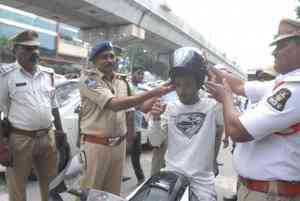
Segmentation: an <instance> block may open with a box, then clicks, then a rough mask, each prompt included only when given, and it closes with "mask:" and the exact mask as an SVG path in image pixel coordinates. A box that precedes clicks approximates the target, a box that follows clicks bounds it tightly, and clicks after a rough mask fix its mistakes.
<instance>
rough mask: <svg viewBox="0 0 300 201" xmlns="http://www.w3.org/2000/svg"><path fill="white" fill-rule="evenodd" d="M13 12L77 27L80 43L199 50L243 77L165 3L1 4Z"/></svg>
mask: <svg viewBox="0 0 300 201" xmlns="http://www.w3.org/2000/svg"><path fill="white" fill-rule="evenodd" d="M1 4H5V5H8V6H11V7H14V8H18V9H21V10H25V11H28V12H32V13H35V14H37V15H40V16H43V17H46V18H51V19H54V20H56V21H59V22H63V23H66V24H70V25H73V26H76V27H80V29H81V33H82V39H83V40H85V41H88V42H90V43H94V42H95V41H96V40H99V39H109V40H112V41H114V43H116V44H119V45H120V46H126V45H127V44H129V43H130V42H136V41H138V42H141V43H144V44H145V45H146V46H147V47H148V48H149V49H152V50H155V51H156V52H157V53H158V54H159V55H162V56H166V57H168V55H170V53H172V51H173V50H174V49H176V48H178V47H181V46H194V47H199V48H201V49H203V50H205V51H206V53H207V58H208V60H209V61H210V62H211V63H224V64H226V65H228V66H230V67H231V68H232V69H233V70H234V71H235V72H236V73H237V74H239V75H242V73H241V72H240V70H239V69H237V68H236V67H235V65H234V63H233V62H231V61H230V60H228V59H227V58H226V57H224V55H223V54H222V53H221V52H219V51H218V50H217V49H216V48H215V47H213V46H212V45H211V44H210V43H209V42H208V41H207V40H205V39H204V38H203V37H202V36H201V34H199V33H198V32H196V31H195V30H193V29H192V28H191V27H190V26H189V25H187V23H185V22H184V21H183V20H181V19H180V18H178V17H176V16H175V15H174V13H172V11H171V10H170V9H169V7H168V5H167V4H166V2H165V0H109V1H108V0H50V1H49V0H1Z"/></svg>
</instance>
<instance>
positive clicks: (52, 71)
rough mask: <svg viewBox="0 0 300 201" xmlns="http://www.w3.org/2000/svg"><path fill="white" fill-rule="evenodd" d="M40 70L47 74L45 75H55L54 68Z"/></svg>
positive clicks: (42, 67) (43, 67) (41, 67)
mask: <svg viewBox="0 0 300 201" xmlns="http://www.w3.org/2000/svg"><path fill="white" fill-rule="evenodd" d="M39 68H40V70H41V71H43V72H45V73H49V74H54V70H53V69H52V68H48V67H45V66H39Z"/></svg>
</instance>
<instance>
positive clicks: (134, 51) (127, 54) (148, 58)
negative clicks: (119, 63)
mask: <svg viewBox="0 0 300 201" xmlns="http://www.w3.org/2000/svg"><path fill="white" fill-rule="evenodd" d="M121 56H122V57H123V58H128V60H129V65H128V66H126V68H127V69H126V70H127V72H130V71H131V69H132V68H133V67H134V66H141V67H143V68H144V69H145V70H147V71H149V72H151V73H153V74H155V75H157V76H159V77H161V78H163V79H166V78H167V77H168V71H169V70H168V65H166V64H164V63H162V62H159V61H157V55H156V53H155V52H153V51H149V50H146V49H145V47H144V46H143V45H142V44H131V45H129V46H128V47H127V48H126V50H125V51H124V52H123V53H122V55H121ZM122 71H123V72H124V69H122Z"/></svg>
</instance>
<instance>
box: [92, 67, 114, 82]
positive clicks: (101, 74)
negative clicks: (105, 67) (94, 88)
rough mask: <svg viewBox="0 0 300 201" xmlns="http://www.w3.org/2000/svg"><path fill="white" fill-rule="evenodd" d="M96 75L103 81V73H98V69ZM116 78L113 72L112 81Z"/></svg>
mask: <svg viewBox="0 0 300 201" xmlns="http://www.w3.org/2000/svg"><path fill="white" fill-rule="evenodd" d="M95 72H96V74H97V75H98V76H99V77H100V79H104V76H105V75H104V73H102V72H101V71H99V70H98V69H96V71H95ZM116 77H117V76H116V73H114V72H113V79H112V80H114V79H115V78H116Z"/></svg>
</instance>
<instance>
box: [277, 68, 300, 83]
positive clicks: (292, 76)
mask: <svg viewBox="0 0 300 201" xmlns="http://www.w3.org/2000/svg"><path fill="white" fill-rule="evenodd" d="M279 80H281V81H286V82H300V68H298V69H296V70H293V71H291V72H289V73H286V74H284V75H280V76H278V77H277V79H276V81H279Z"/></svg>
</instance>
